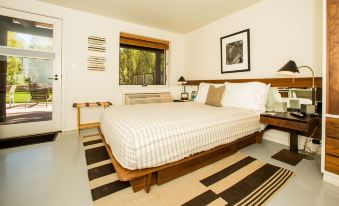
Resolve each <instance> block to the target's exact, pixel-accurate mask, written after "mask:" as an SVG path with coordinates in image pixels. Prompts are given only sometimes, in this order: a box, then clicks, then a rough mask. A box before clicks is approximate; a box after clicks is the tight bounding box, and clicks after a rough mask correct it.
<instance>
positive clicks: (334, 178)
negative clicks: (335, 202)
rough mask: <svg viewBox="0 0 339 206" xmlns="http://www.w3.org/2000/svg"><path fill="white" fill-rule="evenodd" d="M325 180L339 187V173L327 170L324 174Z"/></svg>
mask: <svg viewBox="0 0 339 206" xmlns="http://www.w3.org/2000/svg"><path fill="white" fill-rule="evenodd" d="M323 181H324V182H327V183H330V184H332V185H335V186H337V187H339V175H336V174H333V173H329V172H325V173H324V176H323Z"/></svg>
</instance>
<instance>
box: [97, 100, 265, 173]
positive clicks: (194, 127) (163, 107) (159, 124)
mask: <svg viewBox="0 0 339 206" xmlns="http://www.w3.org/2000/svg"><path fill="white" fill-rule="evenodd" d="M259 119H260V117H259V114H258V113H257V112H255V111H252V110H248V109H240V108H230V107H213V106H208V105H205V104H201V103H195V102H180V103H177V102H170V103H158V104H139V105H121V106H111V107H109V108H107V109H105V110H104V112H103V114H102V117H101V124H100V127H101V131H102V133H103V135H104V136H105V140H106V142H107V143H108V144H109V145H110V147H111V150H112V153H113V155H114V157H115V158H116V160H117V161H118V162H119V163H120V164H121V165H122V166H123V167H124V168H127V169H130V170H135V169H143V168H150V167H157V166H161V165H164V164H166V163H171V162H175V161H177V160H180V159H183V158H185V157H188V156H190V155H192V154H195V153H198V152H202V151H207V150H209V149H212V148H214V147H217V146H220V145H223V144H226V143H229V142H232V141H235V140H237V139H239V138H241V137H244V136H247V135H250V134H252V133H254V132H257V131H259V130H260V120H259Z"/></svg>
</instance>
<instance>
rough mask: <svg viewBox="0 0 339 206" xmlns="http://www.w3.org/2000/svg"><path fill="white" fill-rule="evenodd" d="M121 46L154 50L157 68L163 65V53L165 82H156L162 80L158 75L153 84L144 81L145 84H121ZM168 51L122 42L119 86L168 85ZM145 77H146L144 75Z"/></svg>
mask: <svg viewBox="0 0 339 206" xmlns="http://www.w3.org/2000/svg"><path fill="white" fill-rule="evenodd" d="M121 48H127V49H137V50H143V51H148V52H154V53H155V55H156V69H157V67H158V69H159V70H160V65H161V59H160V58H161V55H162V54H163V55H164V65H163V66H164V75H165V77H164V78H165V79H164V82H163V84H161V83H156V82H161V79H160V76H158V77H154V79H155V83H153V84H145V83H144V82H145V81H143V84H121V69H120V58H121V56H120V49H121ZM166 51H167V50H165V49H155V48H149V47H142V46H134V45H129V44H123V43H120V45H119V86H137V85H141V86H147V85H156V86H164V85H167V61H166V60H167V59H166ZM155 74H156V75H157V74H158V75H160V72H156V73H155ZM144 78H145V77H144Z"/></svg>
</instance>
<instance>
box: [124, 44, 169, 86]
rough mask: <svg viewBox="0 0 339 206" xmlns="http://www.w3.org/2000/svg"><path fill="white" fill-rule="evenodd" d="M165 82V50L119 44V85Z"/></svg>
mask: <svg viewBox="0 0 339 206" xmlns="http://www.w3.org/2000/svg"><path fill="white" fill-rule="evenodd" d="M142 84H146V85H164V84H166V71H165V52H164V51H163V50H158V49H146V48H138V47H128V46H120V85H142Z"/></svg>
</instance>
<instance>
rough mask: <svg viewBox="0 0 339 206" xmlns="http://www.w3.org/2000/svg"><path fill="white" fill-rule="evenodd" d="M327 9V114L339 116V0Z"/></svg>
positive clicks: (330, 0) (330, 2) (330, 4)
mask: <svg viewBox="0 0 339 206" xmlns="http://www.w3.org/2000/svg"><path fill="white" fill-rule="evenodd" d="M327 9H328V10H327V22H328V28H327V29H328V31H327V35H328V36H327V41H328V42H327V50H328V54H327V57H328V59H327V113H328V114H334V115H339V0H328V5H327Z"/></svg>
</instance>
